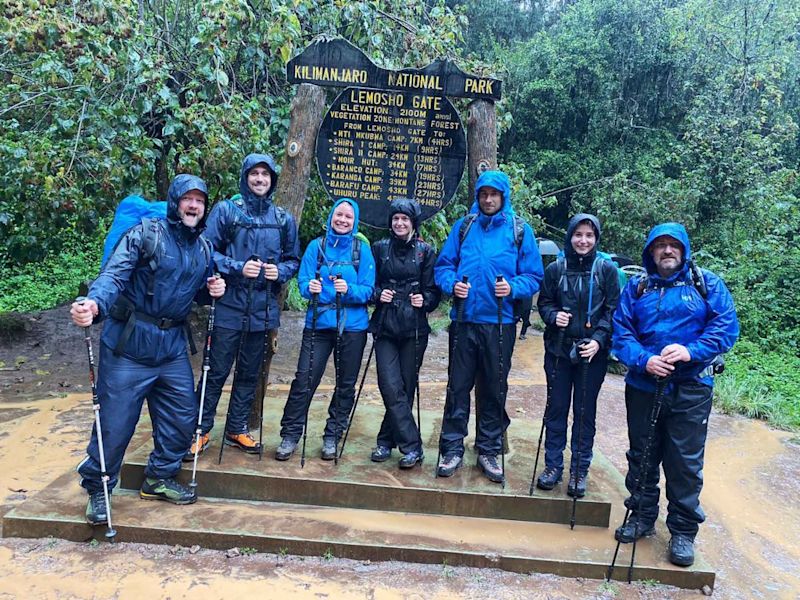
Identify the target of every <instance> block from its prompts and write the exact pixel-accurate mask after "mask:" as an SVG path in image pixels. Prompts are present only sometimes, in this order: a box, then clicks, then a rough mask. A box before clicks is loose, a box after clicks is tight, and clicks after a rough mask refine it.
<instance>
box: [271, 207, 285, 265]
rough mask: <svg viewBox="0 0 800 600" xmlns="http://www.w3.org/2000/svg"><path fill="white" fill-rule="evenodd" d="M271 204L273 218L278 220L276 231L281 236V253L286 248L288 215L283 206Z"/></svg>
mask: <svg viewBox="0 0 800 600" xmlns="http://www.w3.org/2000/svg"><path fill="white" fill-rule="evenodd" d="M273 206H274V207H275V220H276V221H277V222H278V227H279V229H278V231H279V232H280V236H281V254H283V253H284V251H285V250H286V238H287V237H288V234H287V232H286V228H287V227H288V226H289V217H288V216H287V215H288V213H287V212H286V209H285V208H283V207H281V206H278V205H277V204H273Z"/></svg>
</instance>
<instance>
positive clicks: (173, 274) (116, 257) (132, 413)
mask: <svg viewBox="0 0 800 600" xmlns="http://www.w3.org/2000/svg"><path fill="white" fill-rule="evenodd" d="M207 195H208V191H207V189H206V184H205V183H204V182H203V180H202V179H200V178H199V177H195V176H193V175H178V176H177V177H176V178H175V179H174V180H173V181H172V184H171V185H170V187H169V192H168V197H167V219H166V221H163V220H157V221H152V222H147V223H145V222H143V223H142V224H139V225H136V226H135V227H132V228H131V229H130V230H128V232H127V233H125V234H124V235H123V236H122V237H121V238H120V240H119V242H118V243H117V245H116V247H115V249H114V252H113V253H112V254H111V257H110V258H109V259H108V262H106V265H105V267H104V268H103V271H102V272H101V273H100V275H99V276H98V278H97V279H96V280H95V282H94V283H93V284H92V286H91V288H90V289H89V294H88V298H87V299H86V300H85V301H84V302H82V303H81V304H78V303H75V304H73V305H72V309H71V311H70V312H71V315H72V320H73V322H74V323H75V324H76V325H78V326H80V327H88V326H89V325H91V324H92V322H93V321H100V320H105V321H106V323H105V327H104V328H103V334H102V337H101V338H100V341H101V346H100V366H99V372H98V378H97V397H98V400H99V403H100V415H101V419H102V427H103V431H102V434H103V443H104V449H105V459H106V467H107V472H108V475H109V482H108V487H109V489H113V487H114V485H116V482H117V476H118V474H119V470H120V467H121V465H122V457H123V454H124V453H125V449H126V448H127V446H128V443H129V442H130V440H131V436H132V435H133V432H134V429H135V428H136V423H137V422H138V421H139V416H140V414H141V412H142V403H143V402H144V399H145V397H146V398H147V406H148V410H149V411H150V417H151V420H152V422H153V446H154V448H153V452H151V453H150V458H149V460H148V462H147V466H146V467H145V470H144V473H145V481H144V483H143V484H142V490H141V492H140V495H141V497H142V498H144V499H153V500H155V499H159V500H167V501H169V502H172V503H175V504H190V503H192V502H194V501H195V500H197V496H196V494H195V492H194V490H191V489H189V488H187V487H185V486H183V485H181V484H180V483H178V482H177V481H175V476H176V475H177V473H178V471H179V470H180V468H181V458H182V457H183V454H184V452H186V448H187V447H188V446H189V443H190V442H191V439H192V432H193V430H194V427H195V423H196V422H197V402H196V399H195V394H194V378H193V376H192V366H191V364H190V363H189V355H188V353H187V351H186V346H187V338H186V334H185V332H186V316H187V315H188V314H189V310H190V308H191V306H192V301H193V300H195V299H198V300H201V301H207V300H208V298H207V295H206V294H205V289H206V287H207V288H208V294H210V295H211V296H212V297H214V298H219V297H220V296H222V294H223V293H224V292H225V282H224V281H223V280H222V279H217V278H215V277H212V274H213V268H212V267H213V265H212V255H211V248H210V245H209V244H208V243H207V242H205V240H203V239H201V238H200V232H201V231H202V229H203V223H204V221H205V214H206V213H205V209H206V203H207V200H208V196H207ZM151 227H152V229H151ZM151 240H157V242H153V244H150V243H149V242H150V241H151ZM86 454H87V456H86V458H85V459H84V460H83V461H82V462H81V463H80V465H78V473H79V474H80V476H81V485H82V486H83V487H84V488H86V490H87V492H89V504H88V506H87V508H86V520H87V521H88V522H89V523H91V524H93V525H97V524H100V523H105V522H106V520H107V518H108V515H107V514H106V506H105V501H104V497H103V486H102V480H101V470H100V460H99V451H98V445H97V431H96V430H93V431H92V439H91V441H90V442H89V447H88V448H87V450H86Z"/></svg>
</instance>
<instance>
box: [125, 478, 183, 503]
mask: <svg viewBox="0 0 800 600" xmlns="http://www.w3.org/2000/svg"><path fill="white" fill-rule="evenodd" d="M139 497H140V498H141V499H142V500H166V501H167V502H172V503H173V504H194V503H195V502H197V494H196V493H195V491H194V490H193V489H190V488H188V487H186V486H185V485H183V484H181V483H178V482H177V481H176V480H175V478H174V477H170V478H168V479H154V478H152V477H147V478H146V479H145V480H144V483H142V489H141V490H140V491H139Z"/></svg>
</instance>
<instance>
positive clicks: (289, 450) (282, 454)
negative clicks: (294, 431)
mask: <svg viewBox="0 0 800 600" xmlns="http://www.w3.org/2000/svg"><path fill="white" fill-rule="evenodd" d="M296 449H297V441H296V440H290V439H289V438H283V439H282V440H281V443H280V446H278V449H277V450H275V460H289V459H290V458H291V457H292V454H294V451H295V450H296Z"/></svg>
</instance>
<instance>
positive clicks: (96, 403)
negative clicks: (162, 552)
mask: <svg viewBox="0 0 800 600" xmlns="http://www.w3.org/2000/svg"><path fill="white" fill-rule="evenodd" d="M86 300H87V299H86V297H85V296H79V297H78V298H76V299H75V302H77V303H78V304H80V305H83V303H84V302H86ZM83 333H84V338H83V339H84V340H85V341H86V352H87V354H88V356H89V384H90V385H91V387H92V410H93V411H94V428H95V431H97V448H98V451H99V454H100V481H102V482H103V500H104V501H105V503H106V526H107V528H108V530H107V531H106V538H108V541H109V542H113V541H114V538H115V537H117V532H116V531H115V530H114V527H113V526H112V525H111V493H110V492H109V491H108V480H109V477H108V473H107V472H106V453H105V450H104V446H103V428H102V427H101V425H100V400H99V399H98V398H97V383H96V381H95V377H94V352H93V351H92V326H91V325H87V326H86V327H84V328H83Z"/></svg>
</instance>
